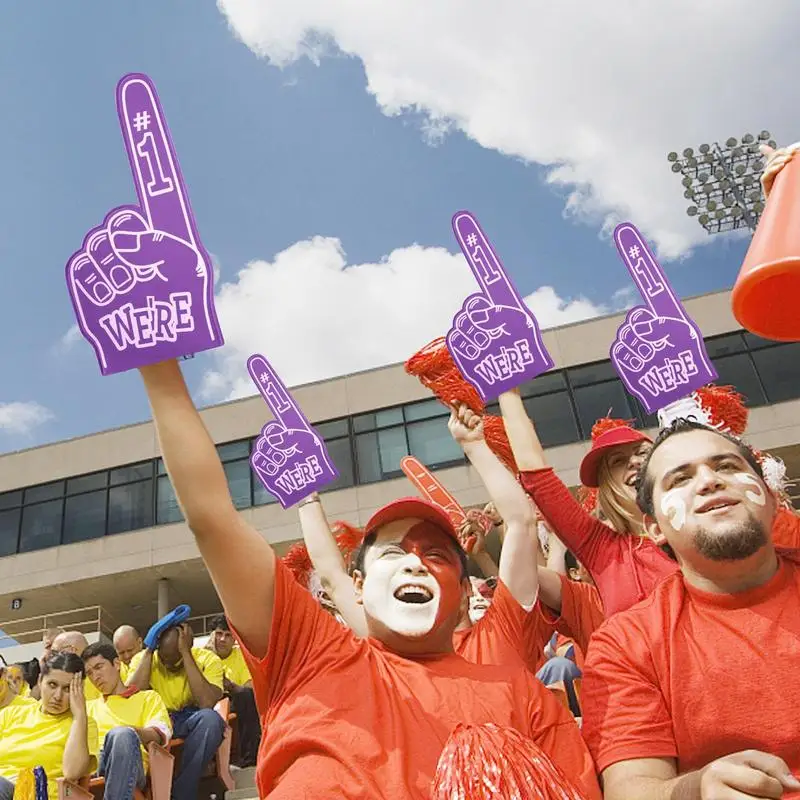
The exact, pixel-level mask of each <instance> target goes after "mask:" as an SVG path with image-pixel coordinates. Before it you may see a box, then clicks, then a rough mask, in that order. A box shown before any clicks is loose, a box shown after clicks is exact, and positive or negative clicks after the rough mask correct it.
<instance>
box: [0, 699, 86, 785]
mask: <svg viewBox="0 0 800 800" xmlns="http://www.w3.org/2000/svg"><path fill="white" fill-rule="evenodd" d="M71 727H72V714H71V713H70V712H69V711H68V712H66V713H65V714H60V715H59V716H57V717H56V716H53V715H52V714H46V713H45V712H44V711H42V707H41V703H37V702H33V703H28V702H25V701H24V700H23V701H22V702H21V703H16V704H15V703H12V704H11V705H10V706H7V707H6V708H4V709H3V710H2V711H0V776H1V777H3V778H7V779H8V780H11V781H16V779H17V776H18V775H19V773H20V770H23V769H31V768H33V767H43V768H44V771H45V772H46V773H47V795H48V797H49V798H50V800H57V798H58V788H57V786H56V779H57V778H61V777H63V772H62V767H63V764H62V762H63V759H64V747H65V746H66V744H67V736H69V731H70V728H71ZM87 743H88V745H89V755H90V756H92V764H91V767H90V772H95V771H96V770H97V755H98V741H97V723H96V722H95V721H94V720H93V719H92V718H91V717H89V719H88V737H87Z"/></svg>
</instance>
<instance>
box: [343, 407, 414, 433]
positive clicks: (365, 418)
mask: <svg viewBox="0 0 800 800" xmlns="http://www.w3.org/2000/svg"><path fill="white" fill-rule="evenodd" d="M402 422H403V409H402V408H386V409H384V410H383V411H376V412H374V413H372V414H359V415H358V416H357V417H353V430H354V431H355V432H356V433H361V432H362V431H374V430H375V429H376V428H386V427H388V426H389V425H400V424H402Z"/></svg>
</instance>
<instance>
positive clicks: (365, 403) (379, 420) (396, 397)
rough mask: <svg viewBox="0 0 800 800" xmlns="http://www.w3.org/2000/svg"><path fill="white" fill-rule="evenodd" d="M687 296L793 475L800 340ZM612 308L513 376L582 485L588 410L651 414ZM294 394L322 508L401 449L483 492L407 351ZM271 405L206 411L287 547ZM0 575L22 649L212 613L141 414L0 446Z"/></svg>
mask: <svg viewBox="0 0 800 800" xmlns="http://www.w3.org/2000/svg"><path fill="white" fill-rule="evenodd" d="M686 309H687V311H688V313H689V314H690V315H691V316H692V317H693V318H694V320H695V321H696V322H697V323H698V325H699V326H700V328H701V330H702V331H703V332H704V334H705V336H706V345H707V348H708V352H709V355H710V356H711V358H712V360H713V362H714V364H715V366H716V369H717V371H718V372H719V383H722V384H732V385H734V386H735V387H736V388H737V389H738V390H739V391H740V392H741V393H742V394H744V395H745V396H746V397H747V400H748V405H749V407H750V408H751V414H750V423H749V427H748V438H749V440H750V441H751V443H752V444H753V445H754V446H756V447H757V448H759V449H762V450H769V451H770V452H772V453H773V454H775V455H777V456H779V457H781V458H782V459H783V460H784V461H785V462H786V465H787V468H788V472H789V476H790V477H800V343H798V344H780V343H775V342H770V341H766V340H763V339H760V338H758V337H756V336H753V335H752V334H749V333H746V332H743V331H742V330H741V329H740V328H739V326H738V324H737V323H736V321H735V319H734V318H733V316H732V313H731V310H730V293H729V292H718V293H714V294H709V295H704V296H700V297H695V298H692V299H689V300H687V301H686ZM621 320H622V316H621V315H612V316H607V317H602V318H597V319H593V320H591V321H588V322H583V323H579V324H573V325H567V326H563V327H560V328H554V329H550V330H548V331H546V332H545V333H544V341H545V344H546V346H547V348H548V350H549V352H550V354H551V355H552V357H553V359H554V361H555V368H554V369H553V370H551V371H550V372H548V373H547V374H545V375H542V376H540V377H539V378H537V379H536V380H534V381H532V382H531V383H529V384H527V385H525V386H524V387H523V389H522V391H523V396H524V398H525V403H526V406H527V407H528V411H529V413H530V414H531V415H532V417H533V419H534V420H535V421H536V424H537V429H538V431H539V435H540V437H541V440H542V443H543V444H544V446H545V447H546V448H547V450H548V458H549V461H550V463H551V464H552V465H553V466H554V467H555V468H556V470H557V471H558V473H559V474H560V476H561V477H562V478H563V479H564V481H565V482H566V483H567V484H568V485H570V486H575V485H576V484H577V483H578V472H577V467H578V463H579V462H580V459H581V457H582V455H583V453H584V452H585V451H586V449H587V446H588V445H587V439H588V437H589V433H590V431H591V427H592V424H593V422H594V421H595V419H597V418H598V417H602V416H606V415H607V414H608V411H609V409H611V410H612V413H613V415H614V416H616V417H624V418H632V419H635V420H637V421H638V424H639V425H640V426H644V427H652V426H653V425H655V419H654V418H653V417H648V416H646V415H645V414H643V412H642V409H641V408H640V407H639V405H638V403H637V401H635V400H634V399H633V398H632V397H631V396H629V395H628V394H627V393H626V391H625V389H624V387H623V385H622V383H621V382H620V380H619V379H618V378H617V376H616V374H615V372H614V370H613V368H612V366H611V363H610V362H609V360H608V348H609V346H610V343H611V342H612V341H613V339H614V336H615V333H616V329H617V327H618V326H619V324H620V322H621ZM409 355H410V354H409ZM293 394H294V396H295V397H296V399H297V400H298V402H299V403H300V405H301V406H302V408H303V409H304V411H305V413H306V414H307V416H308V418H309V419H310V420H311V421H312V422H313V423H315V425H316V427H317V430H318V431H319V432H320V434H321V435H323V436H324V437H325V440H326V442H327V445H328V449H329V452H330V454H331V456H332V458H333V459H334V461H335V463H336V465H337V467H338V469H339V471H340V473H341V477H340V478H339V480H338V481H337V483H336V484H334V485H332V486H330V487H328V489H327V490H326V493H325V498H324V499H325V508H326V510H327V512H328V515H329V517H330V518H331V519H346V520H349V521H351V522H353V523H356V524H358V523H363V522H364V521H365V520H366V519H367V518H368V516H369V515H370V514H371V513H372V511H374V510H375V509H376V508H378V507H379V506H381V505H382V504H384V503H385V502H387V501H388V500H391V499H392V498H395V497H398V496H401V495H403V494H410V493H412V488H411V486H410V484H409V483H408V482H407V480H406V479H405V477H404V476H403V474H402V473H401V472H400V468H399V462H400V459H401V458H402V457H403V456H404V455H407V454H411V455H414V456H416V457H417V458H419V459H420V460H421V461H422V462H423V463H425V464H427V465H428V466H429V467H430V468H432V469H434V470H436V471H437V472H438V475H439V477H440V478H441V480H442V481H443V482H444V484H445V485H446V486H448V487H449V488H450V489H451V490H452V491H453V493H454V494H455V496H456V497H457V498H458V500H459V501H460V502H461V503H462V504H463V505H465V506H471V505H477V504H481V503H484V502H485V501H486V500H487V496H486V493H485V491H484V489H483V487H482V485H481V483H480V481H479V480H478V478H477V475H476V474H475V473H474V471H473V470H472V469H471V468H470V467H468V466H467V465H466V463H465V460H464V457H463V455H462V453H461V451H460V449H459V447H458V446H457V445H456V444H455V443H454V442H453V440H452V439H451V438H450V435H449V434H448V431H447V424H446V423H447V410H446V409H445V408H444V407H443V406H442V405H441V404H440V403H439V402H437V401H436V400H435V399H432V398H431V396H430V395H429V394H428V393H427V391H426V390H425V389H424V388H423V387H422V386H421V385H420V384H419V383H418V382H417V380H416V379H415V378H412V377H410V376H408V375H407V374H406V373H405V372H404V370H403V366H402V364H399V365H394V366H389V367H384V368H381V369H374V370H369V371H366V372H360V373H357V374H354V375H348V376H346V377H341V378H335V379H333V380H327V381H322V382H319V383H313V384H309V385H306V386H300V387H296V388H295V389H293ZM267 414H268V412H267V409H266V407H265V405H264V403H263V401H262V400H261V399H260V398H258V397H253V398H248V399H245V400H237V401H233V402H229V403H223V404H221V405H218V406H213V407H210V408H207V409H205V410H203V412H202V415H203V418H204V420H205V423H206V425H207V426H208V429H209V431H210V432H211V435H212V436H213V438H214V440H215V442H217V444H218V450H219V454H220V457H221V459H222V461H223V462H224V465H225V471H226V473H227V476H228V481H229V484H230V488H231V493H232V495H233V498H234V501H235V503H236V505H237V506H238V508H240V509H241V512H242V513H243V514H244V515H245V516H246V518H247V519H248V521H249V522H250V523H252V525H254V526H255V527H256V528H257V529H258V530H259V531H261V533H262V534H263V535H264V536H265V537H266V538H267V539H268V540H269V541H270V542H271V543H272V544H273V545H274V546H275V547H276V549H277V551H278V552H279V553H282V552H285V551H286V549H287V548H288V547H289V546H290V545H291V543H293V542H294V541H296V540H297V538H298V536H299V530H298V526H297V523H296V512H295V511H292V510H288V511H284V510H282V509H281V507H280V506H279V505H278V504H277V503H276V502H275V499H274V498H273V497H271V496H270V495H269V494H268V493H267V492H266V491H265V490H264V489H263V488H262V487H261V485H260V484H259V482H258V480H257V479H256V478H255V476H254V474H253V473H252V471H251V469H250V466H249V463H248V456H249V454H250V448H251V446H252V444H253V440H254V438H255V436H256V435H257V434H258V432H259V431H260V429H261V427H262V425H263V423H264V421H265V419H266V416H267ZM796 491H797V490H796ZM798 502H800V491H798V494H797V497H796V498H795V504H796V505H798ZM0 586H2V589H1V590H0V591H1V593H0V629H2V630H3V631H5V633H6V636H7V637H9V638H7V639H6V640H5V642H4V644H5V645H6V646H8V645H12V644H13V642H12V641H11V639H12V638H13V639H16V640H17V641H18V642H20V643H25V642H29V643H30V648H24V649H26V650H28V649H30V653H31V655H34V654H36V655H38V650H39V648H40V644H39V643H40V642H41V634H42V631H43V630H44V629H45V628H47V627H51V626H62V627H68V628H77V629H79V630H83V631H84V632H86V633H91V634H101V633H106V634H109V633H110V631H111V630H112V629H113V628H114V627H115V626H116V625H118V624H121V623H130V624H133V625H137V626H139V627H141V628H142V629H146V628H147V626H148V625H149V624H150V623H152V622H153V621H154V620H155V619H156V618H157V617H158V616H159V615H160V614H162V613H164V612H165V611H166V610H167V609H168V608H169V607H172V606H173V605H176V604H178V603H188V604H189V605H191V607H192V609H193V614H194V615H195V616H197V617H201V618H202V617H203V616H204V615H209V614H212V613H215V612H218V611H219V608H220V606H219V601H218V599H217V597H216V594H215V592H214V589H213V587H212V585H211V581H210V579H209V577H208V574H207V572H206V571H205V569H204V567H203V563H202V561H201V560H200V557H199V553H198V550H197V548H196V546H195V543H194V540H193V538H192V535H191V533H190V532H189V530H188V528H187V526H186V525H185V524H184V523H183V522H182V520H181V515H180V511H179V509H178V507H177V504H176V501H175V496H174V494H173V492H172V488H171V486H170V483H169V479H168V478H167V476H166V475H165V472H164V467H163V463H162V462H161V459H160V458H159V452H158V445H157V442H156V436H155V431H154V429H153V426H152V424H151V423H149V422H146V423H142V424H137V425H130V426H128V427H124V428H119V429H116V430H110V431H104V432H102V433H97V434H92V435H90V436H85V437H82V438H77V439H71V440H69V441H64V442H57V443H55V444H49V445H45V446H42V447H36V448H33V449H29V450H23V451H19V452H15V453H9V454H7V455H4V456H0ZM198 625H199V627H200V628H202V626H203V622H202V620H198ZM195 627H196V630H197V632H198V633H201V632H202V630H198V626H195ZM92 638H95V637H94V636H92ZM2 644H3V643H0V645H2Z"/></svg>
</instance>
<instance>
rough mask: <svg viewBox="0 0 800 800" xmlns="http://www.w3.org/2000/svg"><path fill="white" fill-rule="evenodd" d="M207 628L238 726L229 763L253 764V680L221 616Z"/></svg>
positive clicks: (256, 731) (256, 741) (256, 725)
mask: <svg viewBox="0 0 800 800" xmlns="http://www.w3.org/2000/svg"><path fill="white" fill-rule="evenodd" d="M211 627H212V631H211V636H210V637H209V639H208V644H207V645H206V647H207V648H208V649H209V650H210V651H211V652H212V653H216V654H217V655H218V656H219V657H220V659H221V661H222V666H223V668H224V669H225V678H224V680H223V688H224V689H225V693H226V694H227V695H228V696H229V697H230V698H231V704H232V705H233V710H234V711H235V712H236V724H237V725H238V728H239V736H238V737H237V753H236V754H235V756H234V758H233V763H234V764H235V765H236V766H237V767H253V766H255V764H256V760H257V758H258V746H259V745H260V744H261V723H260V721H259V719H258V710H257V709H256V699H255V695H254V694H253V679H252V678H251V677H250V670H248V669H247V664H245V661H244V656H243V655H242V651H241V649H240V648H239V646H238V645H237V644H236V640H235V639H234V638H233V633H232V632H231V627H230V625H229V624H228V620H227V619H226V618H225V615H224V614H220V615H219V616H218V617H214V619H212V620H211Z"/></svg>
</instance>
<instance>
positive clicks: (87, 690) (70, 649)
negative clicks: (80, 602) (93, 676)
mask: <svg viewBox="0 0 800 800" xmlns="http://www.w3.org/2000/svg"><path fill="white" fill-rule="evenodd" d="M88 646H89V640H88V639H87V638H86V637H85V636H84V635H83V634H82V633H80V631H64V632H63V633H59V634H58V636H56V638H55V639H53V646H52V652H53V653H74V654H75V655H76V656H78V657H79V658H80V657H82V656H83V651H84V650H85V649H86V648H87V647H88ZM83 693H84V695H85V697H86V702H87V703H88V702H89V701H91V700H97V698H98V697H100V692H98V691H97V689H95V688H94V685H93V684H92V682H91V681H90V680H89V679H88V678H87V679H86V681H85V682H84V684H83Z"/></svg>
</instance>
